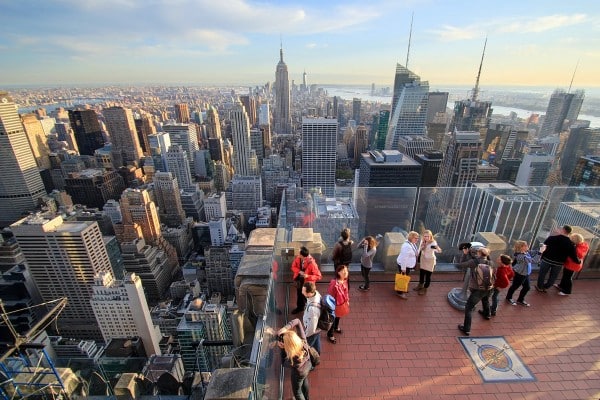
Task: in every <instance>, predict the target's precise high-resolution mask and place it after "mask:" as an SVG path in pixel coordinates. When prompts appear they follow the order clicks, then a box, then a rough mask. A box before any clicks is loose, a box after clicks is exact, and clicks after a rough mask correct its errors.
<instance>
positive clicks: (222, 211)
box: [204, 192, 227, 221]
mask: <svg viewBox="0 0 600 400" xmlns="http://www.w3.org/2000/svg"><path fill="white" fill-rule="evenodd" d="M204 214H205V215H206V221H211V220H213V219H218V218H225V215H226V214H227V205H226V200H225V193H223V192H221V193H218V194H217V193H212V194H211V195H210V196H208V197H207V198H205V199H204Z"/></svg>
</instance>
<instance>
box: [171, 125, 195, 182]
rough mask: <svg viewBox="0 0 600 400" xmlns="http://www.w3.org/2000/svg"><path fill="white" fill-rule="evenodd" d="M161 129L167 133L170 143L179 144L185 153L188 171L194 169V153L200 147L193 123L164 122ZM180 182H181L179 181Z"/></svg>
mask: <svg viewBox="0 0 600 400" xmlns="http://www.w3.org/2000/svg"><path fill="white" fill-rule="evenodd" d="M163 131H165V132H167V133H168V134H169V137H170V138H171V144H173V145H179V146H181V148H182V149H183V150H184V151H185V152H186V153H187V161H188V163H189V167H190V171H195V168H196V166H195V164H194V153H195V152H197V151H198V150H199V149H200V147H199V146H198V137H197V135H196V127H195V125H194V124H165V125H163ZM179 183H180V184H182V182H179Z"/></svg>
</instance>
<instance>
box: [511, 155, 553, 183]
mask: <svg viewBox="0 0 600 400" xmlns="http://www.w3.org/2000/svg"><path fill="white" fill-rule="evenodd" d="M553 163H554V156H552V155H548V153H546V152H544V151H536V150H531V151H530V152H529V153H528V154H526V155H525V156H523V161H521V166H520V167H519V172H517V177H516V179H515V184H516V185H518V186H544V185H545V184H546V179H547V178H548V176H549V172H550V170H551V169H552V165H553Z"/></svg>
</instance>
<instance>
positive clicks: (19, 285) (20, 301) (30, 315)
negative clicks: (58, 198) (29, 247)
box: [0, 239, 44, 350]
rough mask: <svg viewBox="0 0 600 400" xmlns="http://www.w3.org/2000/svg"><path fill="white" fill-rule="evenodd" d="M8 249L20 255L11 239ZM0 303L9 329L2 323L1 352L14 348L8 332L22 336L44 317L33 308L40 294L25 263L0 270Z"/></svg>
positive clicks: (39, 301) (13, 342)
mask: <svg viewBox="0 0 600 400" xmlns="http://www.w3.org/2000/svg"><path fill="white" fill-rule="evenodd" d="M11 240H12V241H13V243H12V244H10V245H9V246H10V247H13V246H14V247H16V248H17V249H18V255H19V256H20V257H21V258H22V257H23V256H22V253H21V251H20V249H19V246H18V245H17V244H16V242H15V241H14V239H11ZM0 253H1V254H2V256H4V255H5V254H6V253H5V248H4V244H0ZM0 299H2V305H3V310H2V312H3V313H5V314H4V316H5V318H7V319H8V320H9V321H10V325H11V328H9V325H7V324H6V320H4V321H3V322H4V323H2V324H0V349H3V350H5V349H7V348H9V346H14V344H15V337H14V333H13V332H11V329H14V332H16V333H17V334H19V335H25V334H26V333H27V332H29V331H30V330H31V329H32V328H33V327H34V325H35V324H36V323H37V322H38V321H39V320H40V318H41V317H43V314H44V310H42V309H40V307H36V305H38V304H41V303H42V301H41V299H40V295H39V292H38V290H37V288H36V286H35V282H34V281H33V278H32V277H31V273H30V272H29V269H28V268H27V266H26V264H24V263H13V264H12V265H11V266H10V267H9V268H4V267H3V266H0Z"/></svg>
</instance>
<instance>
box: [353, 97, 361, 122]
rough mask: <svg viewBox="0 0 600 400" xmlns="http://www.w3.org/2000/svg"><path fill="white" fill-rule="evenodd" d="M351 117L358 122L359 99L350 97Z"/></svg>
mask: <svg viewBox="0 0 600 400" xmlns="http://www.w3.org/2000/svg"><path fill="white" fill-rule="evenodd" d="M352 119H353V120H355V121H356V123H357V124H360V99H357V98H356V97H355V98H354V99H352Z"/></svg>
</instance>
